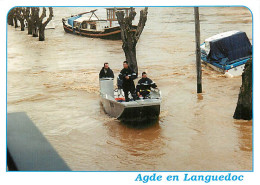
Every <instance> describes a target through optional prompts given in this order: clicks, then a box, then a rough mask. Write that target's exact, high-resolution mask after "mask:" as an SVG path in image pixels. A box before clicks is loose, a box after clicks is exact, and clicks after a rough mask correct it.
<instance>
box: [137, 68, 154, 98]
mask: <svg viewBox="0 0 260 185" xmlns="http://www.w3.org/2000/svg"><path fill="white" fill-rule="evenodd" d="M151 87H152V88H156V87H157V85H156V84H155V83H154V82H153V81H152V80H151V79H150V78H148V77H147V74H146V72H143V73H142V78H141V79H140V80H139V81H138V84H137V86H136V92H137V96H138V97H139V96H142V97H143V98H147V97H148V96H149V94H150V92H151Z"/></svg>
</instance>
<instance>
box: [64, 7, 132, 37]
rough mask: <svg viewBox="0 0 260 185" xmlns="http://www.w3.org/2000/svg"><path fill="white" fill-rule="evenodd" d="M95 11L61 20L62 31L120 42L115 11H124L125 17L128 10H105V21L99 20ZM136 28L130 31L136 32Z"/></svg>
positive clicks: (119, 31) (119, 29)
mask: <svg viewBox="0 0 260 185" xmlns="http://www.w3.org/2000/svg"><path fill="white" fill-rule="evenodd" d="M96 11H97V9H95V10H91V11H89V12H84V13H80V14H77V15H72V16H71V17H68V18H63V19H62V23H63V28H64V31H65V32H66V33H71V34H76V35H80V36H85V37H91V38H101V39H109V40H120V39H121V28H120V26H119V23H118V21H117V18H116V11H124V13H125V16H126V17H127V16H129V13H130V8H106V12H107V19H99V17H98V16H97V15H96V13H95V12H96ZM83 15H84V16H83ZM136 28H137V26H136V25H133V27H132V31H136Z"/></svg>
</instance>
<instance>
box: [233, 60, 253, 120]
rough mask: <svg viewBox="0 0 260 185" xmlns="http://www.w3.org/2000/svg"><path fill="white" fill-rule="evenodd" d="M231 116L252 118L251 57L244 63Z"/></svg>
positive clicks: (245, 118)
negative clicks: (235, 104)
mask: <svg viewBox="0 0 260 185" xmlns="http://www.w3.org/2000/svg"><path fill="white" fill-rule="evenodd" d="M233 118H235V119H244V120H251V119H252V59H250V60H249V61H248V62H247V63H246V64H245V68H244V72H243V74H242V85H241V87H240V92H239V97H238V101H237V107H236V110H235V113H234V116H233Z"/></svg>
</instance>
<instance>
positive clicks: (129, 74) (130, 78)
mask: <svg viewBox="0 0 260 185" xmlns="http://www.w3.org/2000/svg"><path fill="white" fill-rule="evenodd" d="M123 66H124V68H123V69H122V70H121V72H120V73H119V75H118V78H119V80H121V81H122V88H123V91H124V94H125V101H126V102H128V101H129V97H128V93H129V92H130V93H131V95H132V97H133V99H134V100H135V99H136V93H135V84H134V79H136V77H137V76H136V73H135V72H134V71H133V70H132V69H131V68H130V67H129V65H128V62H127V61H124V62H123Z"/></svg>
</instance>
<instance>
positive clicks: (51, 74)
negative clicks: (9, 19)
mask: <svg viewBox="0 0 260 185" xmlns="http://www.w3.org/2000/svg"><path fill="white" fill-rule="evenodd" d="M90 9H91V8H88V7H86V8H84V7H80V8H76V7H74V8H69V7H62V8H61V7H55V8H54V15H55V17H54V23H55V25H56V28H55V29H53V30H46V41H44V42H39V41H38V40H37V39H38V38H32V37H31V36H28V35H27V33H26V32H20V31H19V29H15V28H13V27H10V26H8V92H7V93H8V100H7V105H8V112H17V111H24V112H26V113H27V114H28V116H29V117H30V118H31V119H32V120H33V121H34V123H35V124H36V125H37V127H38V128H39V129H40V130H41V132H42V133H43V134H44V136H46V137H47V139H48V140H49V141H50V142H51V144H52V145H53V146H54V147H55V149H56V150H57V151H58V153H59V154H60V155H61V157H62V158H63V159H64V160H65V161H66V162H67V163H68V165H69V166H70V167H71V168H72V170H87V171H93V170H94V171H132V170H134V171H139V170H142V171H152V170H162V171H183V170H184V171H187V170H188V171H208V170H209V171H215V170H216V171H227V170H232V171H233V170H252V121H240V120H234V119H233V118H232V116H233V113H234V110H235V107H236V102H237V98H238V93H239V88H240V86H241V77H236V78H226V77H225V76H223V75H222V74H220V73H217V72H215V71H213V70H211V69H210V68H208V67H205V66H203V79H202V82H203V93H202V94H200V95H197V93H196V70H195V52H194V51H195V43H194V40H195V39H194V35H195V34H194V22H193V20H194V17H193V8H191V7H150V8H149V10H148V12H149V13H148V20H147V23H146V26H145V28H144V31H143V33H142V35H141V39H140V40H139V42H138V45H137V60H138V64H139V71H140V72H141V71H146V72H147V73H148V76H149V77H150V78H151V79H153V80H154V81H155V82H156V83H157V85H158V86H159V88H160V89H161V91H162V95H163V101H162V105H161V114H160V118H159V121H158V123H156V124H154V125H153V126H151V127H148V128H145V129H133V128H128V127H126V126H125V125H123V124H121V123H120V122H119V121H118V120H116V119H114V118H111V117H109V116H108V115H106V114H105V113H104V111H103V108H102V105H101V104H100V99H99V95H98V93H99V83H98V72H99V70H100V68H101V67H102V65H103V63H104V62H109V63H110V67H111V68H112V69H113V70H114V72H115V74H116V75H117V74H118V73H119V71H120V69H121V68H122V61H123V60H124V53H123V51H122V49H121V41H108V40H101V39H92V38H85V37H80V36H75V35H71V34H67V33H65V32H64V30H63V28H62V23H61V19H62V17H66V16H70V15H71V14H76V13H80V12H84V11H86V10H90ZM98 9H103V8H101V7H99V8H98ZM139 10H140V8H137V11H138V12H139ZM97 15H100V16H101V17H102V16H103V17H105V11H104V9H103V10H100V11H99V13H98V12H97ZM137 18H138V17H137ZM200 19H201V40H202V41H203V40H204V39H205V38H207V37H210V36H212V35H214V34H217V33H220V32H224V31H229V30H242V31H245V32H246V33H247V35H248V37H249V38H250V40H251V42H252V17H251V14H250V12H249V10H248V9H246V8H244V7H203V8H200ZM136 20H137V19H136Z"/></svg>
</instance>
